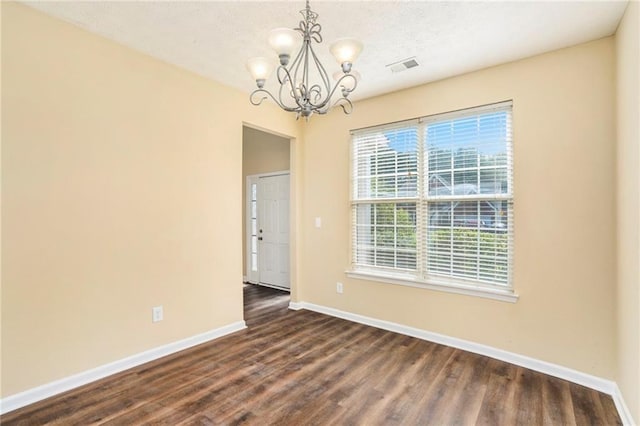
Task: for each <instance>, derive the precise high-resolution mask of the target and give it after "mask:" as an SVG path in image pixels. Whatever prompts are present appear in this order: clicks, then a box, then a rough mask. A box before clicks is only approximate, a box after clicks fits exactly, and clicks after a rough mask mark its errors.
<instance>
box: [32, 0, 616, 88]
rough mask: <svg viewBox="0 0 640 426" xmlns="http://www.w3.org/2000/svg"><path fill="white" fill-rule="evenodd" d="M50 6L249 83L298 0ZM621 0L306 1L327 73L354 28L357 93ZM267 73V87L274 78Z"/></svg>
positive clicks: (575, 27) (124, 39)
mask: <svg viewBox="0 0 640 426" xmlns="http://www.w3.org/2000/svg"><path fill="white" fill-rule="evenodd" d="M25 3H26V4H28V5H29V6H31V7H33V8H36V9H39V10H41V11H43V12H45V13H47V14H50V15H52V16H55V17H58V18H60V19H62V20H65V21H68V22H71V23H73V24H75V25H77V26H79V27H82V28H85V29H87V30H89V31H91V32H94V33H97V34H100V35H102V36H104V37H107V38H110V39H112V40H115V41H117V42H119V43H121V44H124V45H126V46H129V47H131V48H133V49H136V50H138V51H141V52H144V53H146V54H148V55H151V56H154V57H156V58H159V59H162V60H164V61H166V62H170V63H172V64H175V65H177V66H180V67H183V68H186V69H188V70H191V71H194V72H196V73H198V74H201V75H203V76H206V77H209V78H212V79H214V80H217V81H219V82H222V83H224V84H227V85H230V86H233V87H236V88H239V89H241V90H244V91H247V92H250V91H251V90H253V89H254V86H255V85H254V82H253V81H252V80H251V77H250V76H249V73H248V72H246V70H245V63H246V60H247V59H248V58H250V57H252V56H269V55H273V54H272V52H271V51H270V49H269V47H268V45H267V41H266V40H267V33H268V32H269V30H271V29H272V28H275V27H290V28H292V27H295V26H297V23H298V21H299V19H300V15H299V14H298V11H299V10H300V9H302V8H303V7H304V2H303V1H270V2H266V1H265V2H247V1H226V2H220V1H210V2H185V1H171V2H165V1H155V2H113V1H111V2H110V1H102V2H68V1H66V2H25ZM626 4H627V3H626V1H603V2H594V1H587V2H581V1H570V2H537V1H536V2H530V1H511V2H496V1H487V2H457V1H450V2H434V1H428V2H427V1H369V2H367V1H341V2H335V1H334V2H330V1H312V2H311V8H312V9H313V10H315V11H316V12H317V13H319V15H320V17H319V20H318V21H319V22H320V24H321V25H322V35H323V37H324V40H325V42H324V43H322V44H321V45H320V46H319V47H318V48H317V52H318V54H319V56H320V58H321V60H322V62H323V63H324V64H325V66H326V68H327V71H329V74H330V75H331V74H332V73H333V71H336V70H338V64H337V63H336V62H335V60H334V59H333V57H332V56H331V55H330V54H329V52H328V50H329V49H328V46H329V44H331V42H332V41H333V40H335V39H337V38H339V37H346V36H350V37H356V38H358V39H360V40H361V41H362V42H363V43H364V46H365V48H364V51H363V52H362V55H361V56H360V58H359V60H358V61H357V62H356V64H355V65H354V69H356V70H358V71H359V73H360V74H361V76H362V79H361V81H360V83H359V85H358V89H357V91H356V92H354V94H353V98H354V99H363V98H366V97H371V96H375V95H379V94H382V93H387V92H391V91H394V90H398V89H402V88H406V87H411V86H415V85H417V84H421V83H426V82H429V81H434V80H439V79H442V78H446V77H450V76H453V75H457V74H461V73H465V72H468V71H473V70H477V69H481V68H485V67H488V66H492V65H497V64H500V63H504V62H509V61H513V60H516V59H520V58H525V57H528V56H532V55H535V54H538V53H542V52H546V51H550V50H555V49H559V48H562V47H567V46H571V45H574V44H577V43H582V42H585V41H589V40H594V39H597V38H601V37H605V36H608V35H611V34H613V33H614V32H615V30H616V28H617V26H618V23H619V21H620V18H621V17H622V14H623V13H624V9H625V7H626ZM408 57H415V58H416V60H417V61H418V62H419V63H420V66H418V67H416V68H412V69H409V70H407V71H404V72H401V73H392V72H391V71H390V69H389V68H388V67H386V66H385V65H387V64H390V63H393V62H397V61H400V60H402V59H405V58H408ZM273 83H274V82H273V77H272V79H271V82H270V83H268V84H267V87H270V86H271V87H273Z"/></svg>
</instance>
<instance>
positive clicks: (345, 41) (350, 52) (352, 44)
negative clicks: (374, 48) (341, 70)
mask: <svg viewBox="0 0 640 426" xmlns="http://www.w3.org/2000/svg"><path fill="white" fill-rule="evenodd" d="M329 51H331V54H332V55H333V56H334V57H335V58H336V61H338V63H339V64H344V63H345V62H348V63H351V64H352V63H354V62H355V60H356V59H358V56H359V55H360V52H362V43H360V42H359V41H358V40H356V39H354V38H341V39H339V40H336V41H335V42H333V44H332V45H331V46H330V47H329Z"/></svg>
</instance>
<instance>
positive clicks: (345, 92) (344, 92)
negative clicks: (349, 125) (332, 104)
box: [322, 74, 358, 107]
mask: <svg viewBox="0 0 640 426" xmlns="http://www.w3.org/2000/svg"><path fill="white" fill-rule="evenodd" d="M346 78H351V79H352V80H353V87H352V88H351V89H348V88H347V87H346V86H344V85H343V84H340V83H342V81H343V80H344V79H346ZM357 86H358V79H357V78H356V77H355V76H354V75H353V74H345V75H343V76H342V77H340V79H339V80H338V81H337V82H336V85H335V87H334V88H333V90H332V91H331V93H330V94H329V96H328V97H327V102H328V101H329V99H331V98H332V97H333V94H334V93H335V91H336V89H337V88H338V87H340V88H341V89H342V97H341V98H339V99H338V100H341V99H345V100H348V99H347V96H349V93H351V92H353V91H354V90H355V88H356V87H357ZM349 103H351V102H349ZM325 105H326V104H324V105H322V106H323V107H324V106H325Z"/></svg>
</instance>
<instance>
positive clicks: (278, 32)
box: [269, 28, 299, 56]
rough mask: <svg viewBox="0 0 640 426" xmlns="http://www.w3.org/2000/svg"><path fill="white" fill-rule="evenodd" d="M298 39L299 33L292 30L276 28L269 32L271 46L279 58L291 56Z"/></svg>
mask: <svg viewBox="0 0 640 426" xmlns="http://www.w3.org/2000/svg"><path fill="white" fill-rule="evenodd" d="M298 37H299V36H298V33H297V32H295V31H294V30H292V29H290V28H276V29H274V30H271V31H269V45H270V46H271V48H272V49H273V50H275V51H276V53H277V54H278V56H280V55H289V56H291V52H293V48H294V47H295V45H296V40H297V39H298Z"/></svg>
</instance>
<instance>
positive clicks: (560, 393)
mask: <svg viewBox="0 0 640 426" xmlns="http://www.w3.org/2000/svg"><path fill="white" fill-rule="evenodd" d="M288 302H289V295H288V294H287V293H284V292H281V291H278V290H273V289H268V288H263V287H257V286H253V285H248V286H245V320H246V322H247V325H248V329H247V330H244V331H240V332H237V333H234V334H232V335H229V336H226V337H223V338H220V339H217V340H215V341H212V342H209V343H206V344H203V345H200V346H197V347H194V348H191V349H188V350H186V351H183V352H180V353H178V354H174V355H171V356H168V357H165V358H162V359H159V360H156V361H154V362H151V363H148V364H145V365H142V366H139V367H136V368H133V369H131V370H128V371H125V372H122V373H120V374H117V375H114V376H111V377H109V378H106V379H103V380H100V381H98V382H94V383H92V384H89V385H86V386H83V387H81V388H78V389H75V390H72V391H69V392H66V393H64V394H61V395H58V396H55V397H52V398H49V399H47V400H44V401H41V402H39V403H36V404H34V405H31V406H28V407H25V408H22V409H20V410H16V411H13V412H11V413H8V414H6V415H4V416H2V418H1V419H0V422H1V423H2V424H3V425H14V424H29V425H31V424H64V425H87V424H114V425H137V424H166V425H179V424H239V423H247V424H256V425H269V424H275V425H313V424H317V425H377V424H379V425H454V424H456V425H457V424H459V425H467V424H480V425H515V424H521V425H542V424H557V425H569V424H577V425H587V424H589V425H591V424H599V425H615V424H620V419H619V417H618V415H617V412H616V409H615V406H614V404H613V401H612V399H611V397H609V396H607V395H604V394H602V393H599V392H596V391H594V390H591V389H588V388H585V387H582V386H579V385H575V384H572V383H570V382H567V381H564V380H560V379H556V378H554V377H550V376H547V375H544V374H540V373H536V372H534V371H531V370H527V369H525V368H521V367H517V366H514V365H511V364H507V363H504V362H502V361H497V360H495V359H492V358H487V357H484V356H481V355H475V354H472V353H469V352H464V351H461V350H457V349H454V348H450V347H447V346H442V345H438V344H435V343H430V342H426V341H423V340H419V339H415V338H411V337H407V336H403V335H400V334H395V333H391V332H388V331H383V330H380V329H376V328H373V327H368V326H365V325H361V324H356V323H352V322H349V321H345V320H342V319H338V318H333V317H329V316H326V315H322V314H319V313H315V312H310V311H304V310H301V311H289V310H288V309H287V305H288Z"/></svg>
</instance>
